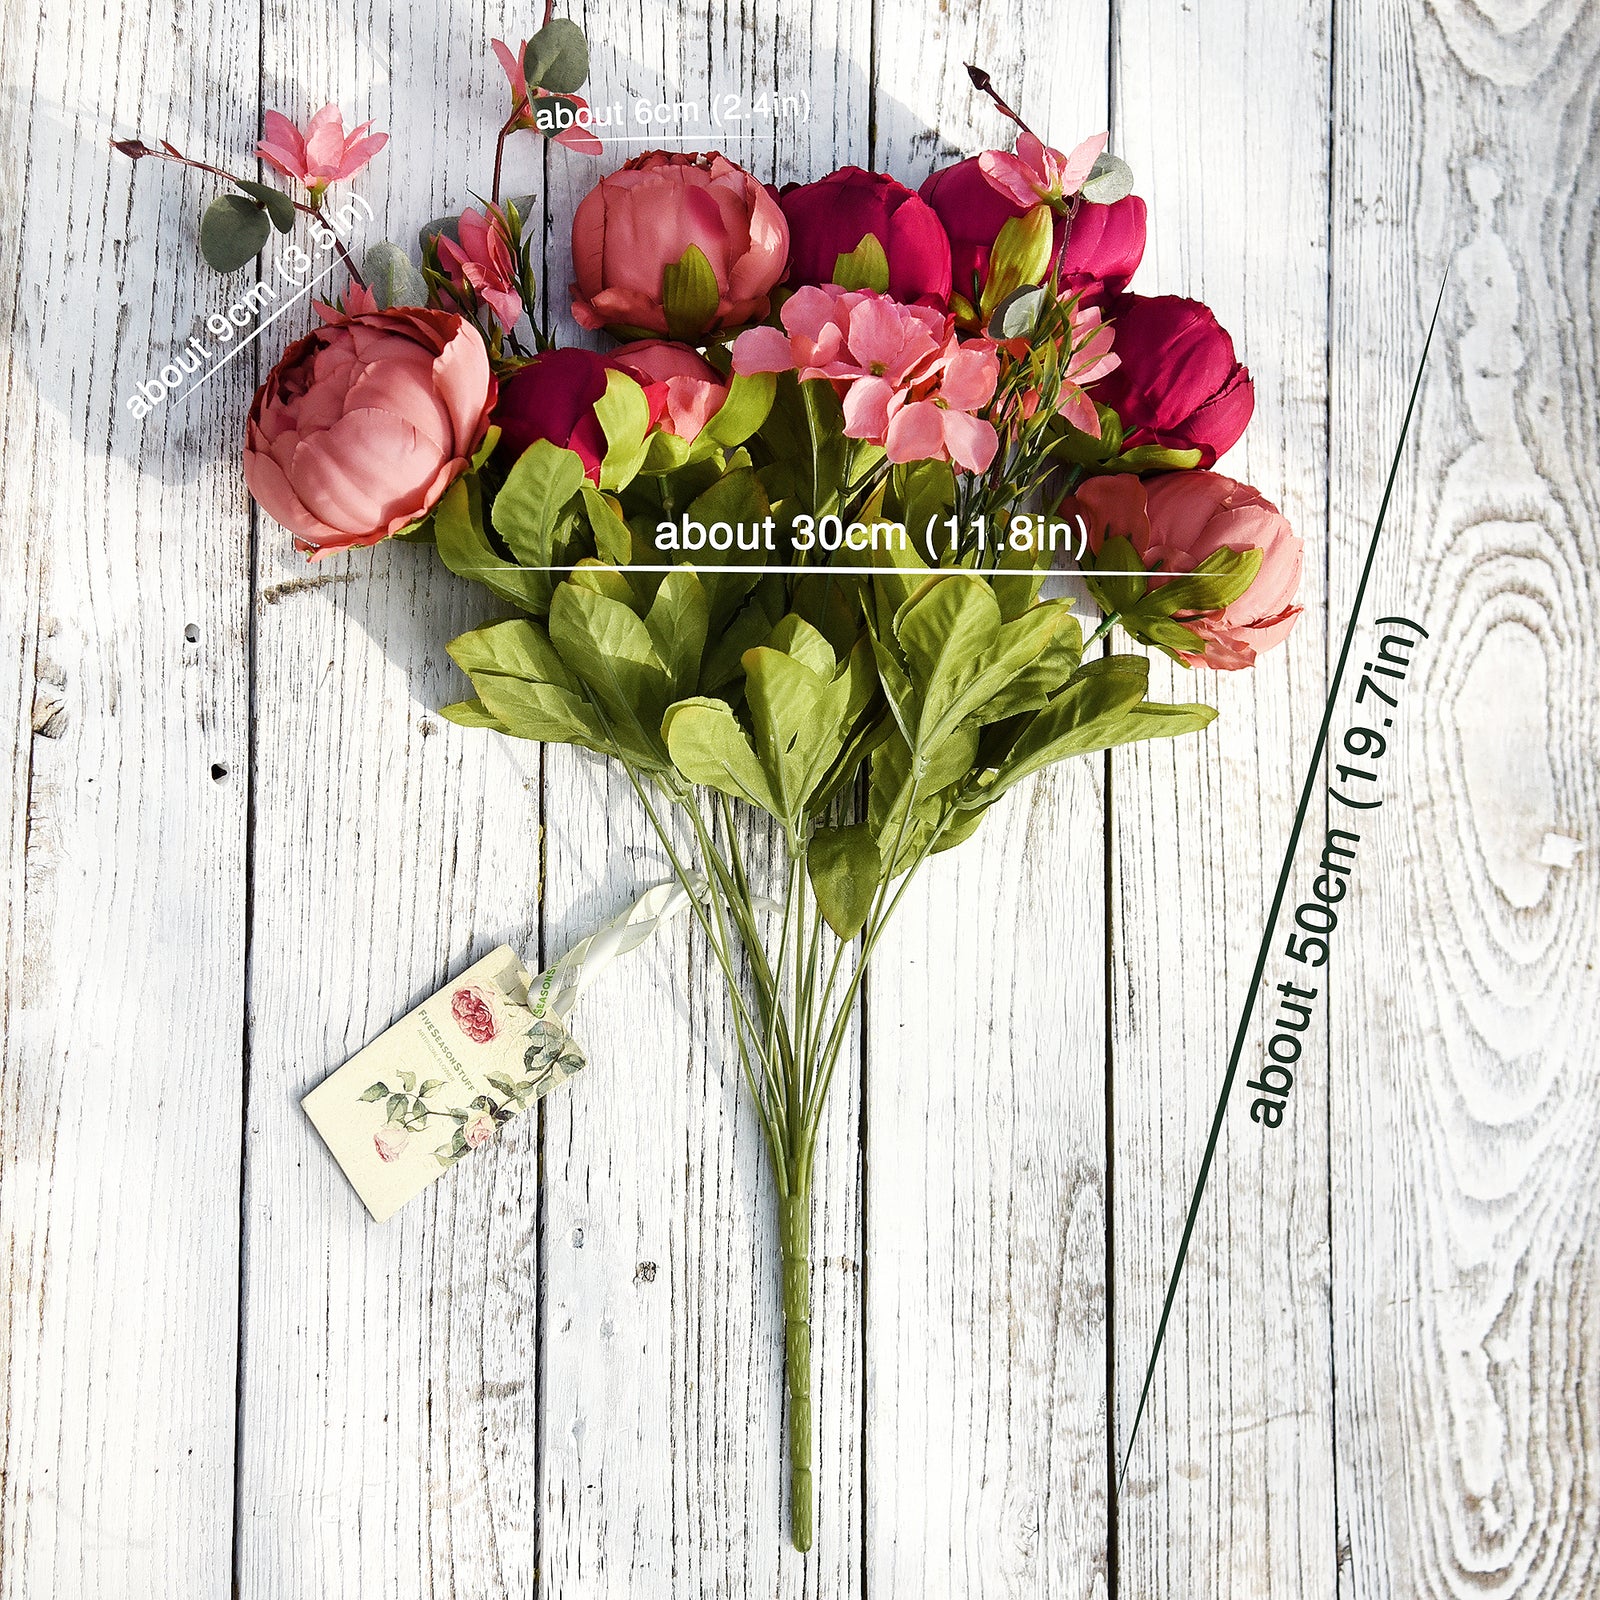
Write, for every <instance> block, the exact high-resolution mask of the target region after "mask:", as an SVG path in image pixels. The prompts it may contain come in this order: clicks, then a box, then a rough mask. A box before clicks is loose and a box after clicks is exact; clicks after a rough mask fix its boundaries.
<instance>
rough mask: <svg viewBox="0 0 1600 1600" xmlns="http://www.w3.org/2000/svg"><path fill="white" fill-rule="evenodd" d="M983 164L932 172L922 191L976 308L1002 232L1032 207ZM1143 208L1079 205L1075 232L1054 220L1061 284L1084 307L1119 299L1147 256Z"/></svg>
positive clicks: (956, 279) (1134, 200)
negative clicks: (1006, 189) (998, 181)
mask: <svg viewBox="0 0 1600 1600" xmlns="http://www.w3.org/2000/svg"><path fill="white" fill-rule="evenodd" d="M981 160H982V158H981V157H979V156H969V157H968V158H967V159H966V160H965V161H958V162H956V164H955V165H954V166H951V167H943V168H941V169H940V170H939V171H938V172H935V173H933V174H932V175H931V176H930V177H929V178H928V179H927V180H926V181H925V182H924V183H923V185H922V188H921V190H920V191H919V192H920V194H921V196H922V198H923V199H924V200H926V201H927V202H928V204H929V205H930V206H932V207H933V209H934V211H935V213H936V214H937V215H938V218H939V220H940V221H941V222H942V223H943V224H944V229H945V232H946V233H947V234H948V235H949V236H950V264H951V274H952V283H953V286H954V292H955V293H956V294H959V295H961V296H962V297H963V298H965V299H967V300H970V301H971V302H972V303H973V304H974V305H976V304H977V303H978V296H979V295H980V294H981V293H982V290H983V285H984V284H985V283H986V282H987V281H988V277H989V252H990V251H991V250H992V249H993V248H994V242H995V240H996V239H997V238H998V237H999V234H1000V230H1001V229H1002V228H1003V227H1004V226H1005V225H1006V223H1008V222H1009V221H1010V220H1011V219H1012V218H1013V217H1020V216H1023V215H1025V214H1026V213H1027V212H1028V211H1029V210H1030V209H1031V207H1029V206H1028V205H1026V204H1024V203H1023V202H1022V201H1021V200H1019V199H1017V198H1016V197H1015V196H1013V195H1010V194H1007V193H1005V192H1004V191H1002V190H1000V189H998V188H996V187H995V186H994V184H993V183H991V182H990V181H989V179H988V177H987V176H986V175H985V173H984V171H983V167H982V166H981V164H980V163H981ZM1144 231H1145V206H1144V201H1143V200H1141V199H1139V197H1138V196H1137V195H1128V196H1127V197H1126V198H1125V199H1122V200H1118V201H1117V202H1116V203H1115V204H1114V205H1109V206H1101V205H1095V204H1094V203H1093V202H1091V201H1082V202H1080V204H1079V206H1078V210H1077V214H1076V216H1075V217H1074V218H1073V220H1072V222H1071V224H1070V227H1069V224H1068V221H1067V219H1066V217H1065V216H1063V215H1061V214H1059V213H1058V214H1057V216H1056V222H1055V241H1056V242H1055V252H1054V255H1053V257H1052V261H1051V264H1052V265H1056V264H1058V263H1059V265H1060V267H1061V273H1062V279H1061V281H1062V283H1063V285H1064V286H1065V287H1066V288H1068V289H1070V290H1072V291H1073V292H1074V293H1076V294H1077V295H1079V296H1080V297H1081V299H1082V300H1083V302H1084V304H1085V305H1098V304H1100V303H1102V302H1103V301H1104V300H1106V299H1107V298H1109V297H1110V296H1111V295H1115V294H1120V293H1121V292H1122V291H1123V290H1124V289H1126V288H1127V286H1128V282H1129V280H1130V279H1131V278H1132V277H1133V274H1134V272H1135V271H1136V270H1137V269H1138V266H1139V262H1140V261H1141V259H1142V258H1143V256H1144Z"/></svg>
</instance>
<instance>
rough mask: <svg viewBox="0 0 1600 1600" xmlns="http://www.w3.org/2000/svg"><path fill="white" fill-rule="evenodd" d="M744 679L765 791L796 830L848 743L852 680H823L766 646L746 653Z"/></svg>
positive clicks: (778, 651)
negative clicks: (813, 794)
mask: <svg viewBox="0 0 1600 1600" xmlns="http://www.w3.org/2000/svg"><path fill="white" fill-rule="evenodd" d="M829 655H830V658H831V655H832V652H831V651H830V652H829ZM744 673H745V680H744V693H745V700H746V702H747V703H748V705H749V707H750V722H751V729H752V732H753V735H754V741H753V742H754V745H755V750H756V754H757V756H758V758H759V759H760V762H761V769H762V771H763V772H764V773H765V774H766V779H767V787H768V789H769V790H770V791H771V792H772V794H773V795H774V796H775V797H776V799H777V801H778V804H779V806H780V808H781V809H780V810H779V812H778V813H777V814H778V815H779V816H781V817H783V818H784V819H785V821H787V822H788V823H789V824H790V825H791V827H798V825H799V822H800V817H801V813H802V811H803V810H804V808H805V803H806V801H807V800H808V799H809V798H810V796H811V792H812V790H813V789H815V788H816V787H817V785H818V784H819V783H821V781H822V779H823V776H824V775H825V774H826V772H827V770H828V768H829V766H831V765H832V763H833V759H834V757H835V756H836V755H837V754H838V753H839V747H840V746H841V745H842V744H843V742H844V735H845V727H844V710H845V705H846V703H847V702H848V699H849V695H850V683H849V679H848V677H847V676H846V674H844V673H840V674H839V675H838V677H836V678H832V679H831V680H830V679H829V678H824V677H823V676H822V675H821V674H820V673H818V672H816V671H814V670H813V669H812V668H811V667H809V666H807V665H806V664H805V663H804V662H803V661H799V660H797V659H796V658H795V657H794V656H790V655H785V654H784V652H783V651H782V650H774V649H770V648H768V647H767V646H758V647H757V648H756V649H754V650H750V651H747V652H746V654H745V658H744Z"/></svg>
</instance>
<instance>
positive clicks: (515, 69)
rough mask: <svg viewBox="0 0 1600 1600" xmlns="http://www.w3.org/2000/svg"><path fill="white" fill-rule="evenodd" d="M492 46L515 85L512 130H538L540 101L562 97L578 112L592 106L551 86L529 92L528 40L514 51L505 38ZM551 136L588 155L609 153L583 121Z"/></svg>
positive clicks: (512, 84)
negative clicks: (525, 59) (554, 91)
mask: <svg viewBox="0 0 1600 1600" xmlns="http://www.w3.org/2000/svg"><path fill="white" fill-rule="evenodd" d="M489 48H490V49H491V50H493V51H494V54H495V59H496V60H497V61H498V62H499V63H500V68H501V71H503V72H504V73H505V75H506V81H507V82H508V83H509V84H510V85H511V113H512V114H511V121H510V122H509V124H508V131H511V132H515V131H516V130H517V129H519V128H528V129H532V130H535V131H537V130H538V128H539V124H538V121H537V117H538V113H537V111H535V109H534V106H535V104H536V102H538V101H540V100H561V101H563V102H564V103H565V104H566V105H568V106H570V107H571V108H572V110H573V111H574V113H577V112H581V111H587V110H588V109H589V102H588V101H587V100H583V99H580V98H579V96H577V95H575V94H563V95H554V94H552V93H551V92H550V90H548V89H535V90H534V91H533V93H532V95H531V96H530V95H529V93H528V77H527V73H526V71H525V69H524V68H523V65H522V58H523V54H524V52H525V51H526V50H527V48H528V44H527V41H526V40H523V42H522V43H521V44H519V45H518V46H517V47H516V49H515V50H513V49H512V48H511V46H510V45H508V44H507V43H506V42H505V40H504V39H491V40H490V41H489ZM550 137H551V138H552V139H554V140H555V142H556V143H557V144H564V145H565V146H566V147H567V148H568V149H569V150H577V151H579V152H581V153H582V154H583V155H586V156H599V155H604V154H605V146H604V145H603V144H601V143H600V141H599V139H598V138H597V137H596V136H595V134H594V132H593V131H592V130H591V129H589V128H587V127H585V126H584V125H583V124H582V123H574V124H573V125H572V127H570V128H563V129H562V130H561V132H560V133H554V134H551V135H550Z"/></svg>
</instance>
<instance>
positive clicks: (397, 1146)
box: [372, 1126, 411, 1161]
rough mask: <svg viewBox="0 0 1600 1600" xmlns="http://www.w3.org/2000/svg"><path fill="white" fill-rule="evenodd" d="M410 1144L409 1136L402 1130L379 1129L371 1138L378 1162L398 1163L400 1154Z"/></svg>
mask: <svg viewBox="0 0 1600 1600" xmlns="http://www.w3.org/2000/svg"><path fill="white" fill-rule="evenodd" d="M410 1143H411V1135H410V1134H409V1133H407V1132H406V1130H405V1129H404V1128H396V1127H392V1126H391V1127H385V1128H379V1129H378V1131H377V1132H376V1133H375V1134H373V1136H372V1144H373V1148H374V1149H375V1150H376V1151H377V1152H378V1159H379V1160H380V1161H398V1160H399V1159H400V1152H401V1151H402V1150H404V1149H405V1147H406V1146H407V1145H408V1144H410Z"/></svg>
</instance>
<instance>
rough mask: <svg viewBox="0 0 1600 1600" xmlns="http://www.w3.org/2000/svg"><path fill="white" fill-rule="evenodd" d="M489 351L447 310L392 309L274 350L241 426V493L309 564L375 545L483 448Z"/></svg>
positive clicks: (490, 393) (413, 517)
mask: <svg viewBox="0 0 1600 1600" xmlns="http://www.w3.org/2000/svg"><path fill="white" fill-rule="evenodd" d="M494 394H495V385H494V379H493V378H492V377H491V376H490V373H489V353H488V351H487V350H485V349H484V345H483V340H482V338H481V337H479V335H478V332H477V330H476V329H475V328H473V327H472V326H471V325H470V324H469V323H467V322H465V321H463V320H462V319H461V318H460V317H458V316H455V315H453V314H452V313H450V312H448V311H423V310H417V309H413V308H410V307H401V306H396V307H394V308H393V309H391V310H388V311H369V312H364V313H362V314H361V315H359V316H354V317H349V318H347V319H345V320H344V321H341V322H336V323H333V324H331V325H330V326H328V327H325V328H319V329H317V330H316V331H315V332H313V333H310V334H308V335H307V336H306V337H305V338H304V339H300V340H298V341H297V342H296V343H294V344H292V345H290V346H289V348H288V349H287V350H286V351H284V353H283V359H282V360H281V361H279V363H278V364H277V366H275V367H274V368H273V369H272V371H271V372H270V373H268V374H267V380H266V382H265V383H263V384H262V385H261V387H260V389H259V390H257V392H256V397H255V401H254V403H253V404H252V405H251V407H250V416H249V419H248V421H247V422H246V424H245V448H244V476H245V482H246V483H247V484H248V485H249V488H250V493H251V494H253V495H254V496H255V498H256V499H257V500H258V501H259V502H260V504H261V507H262V509H263V510H265V511H266V512H267V513H268V514H269V515H271V516H273V517H275V518H277V520H278V521H279V522H281V523H282V524H283V525H284V527H286V528H287V529H288V530H289V531H290V532H291V533H292V534H293V535H294V536H295V546H296V548H297V549H300V550H305V551H309V552H310V553H311V557H312V559H313V560H316V559H317V558H318V557H320V556H324V555H326V554H327V553H328V552H329V551H331V550H347V549H350V548H352V547H354V546H356V545H369V544H376V543H377V542H378V541H379V540H380V539H385V538H387V537H388V536H389V535H390V534H392V533H398V532H399V531H400V530H401V529H402V528H404V527H407V526H408V525H410V524H411V523H414V522H416V521H417V520H418V519H419V518H421V517H423V516H425V515H426V514H427V513H428V512H429V511H431V510H432V509H433V507H434V506H435V505H437V504H438V502H439V498H440V496H441V495H443V494H444V491H445V490H446V488H448V487H449V485H450V483H451V482H452V480H453V479H455V478H456V477H457V476H459V475H460V474H461V473H462V472H464V471H465V470H466V468H467V465H468V462H469V460H470V458H471V456H472V453H473V451H474V450H476V449H477V447H478V446H479V444H481V443H482V442H483V436H484V433H485V431H486V430H487V428H488V425H489V408H490V407H491V405H492V404H493V403H494Z"/></svg>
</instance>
